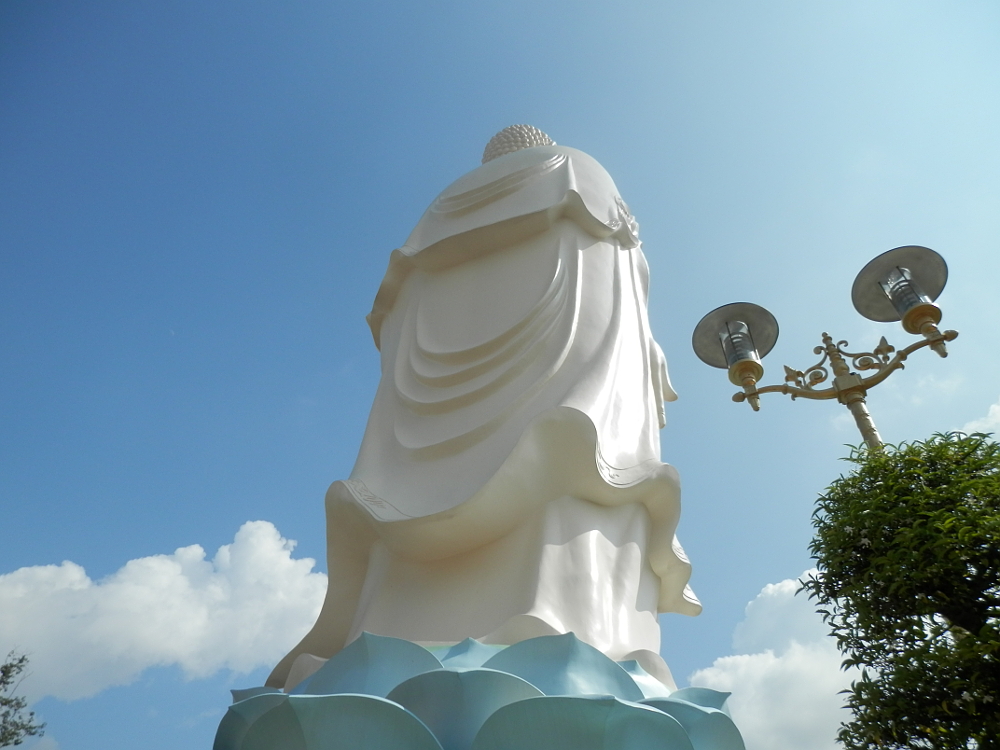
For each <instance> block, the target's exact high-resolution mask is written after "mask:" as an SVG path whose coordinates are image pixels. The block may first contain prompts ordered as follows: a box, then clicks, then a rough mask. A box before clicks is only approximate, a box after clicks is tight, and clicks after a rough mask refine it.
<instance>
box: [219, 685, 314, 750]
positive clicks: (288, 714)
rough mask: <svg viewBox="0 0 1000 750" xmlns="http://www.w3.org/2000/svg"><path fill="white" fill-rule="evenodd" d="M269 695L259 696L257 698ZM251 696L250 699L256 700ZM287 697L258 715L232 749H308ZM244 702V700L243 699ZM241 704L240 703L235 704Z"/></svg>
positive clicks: (297, 719)
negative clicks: (241, 739)
mask: <svg viewBox="0 0 1000 750" xmlns="http://www.w3.org/2000/svg"><path fill="white" fill-rule="evenodd" d="M263 697H269V696H259V697H258V698H263ZM258 698H251V699H250V700H257V699H258ZM289 700H290V699H289V698H288V696H285V700H283V701H281V702H280V703H278V704H277V705H276V706H274V707H273V708H271V709H270V710H268V711H265V712H264V713H263V714H261V715H260V716H258V717H257V718H256V719H255V720H254V721H253V723H251V724H250V726H249V728H248V729H247V731H246V734H245V735H244V736H243V741H242V742H240V743H239V744H238V745H236V747H235V749H234V750H276V749H277V748H281V750H310V749H309V746H308V745H307V744H306V738H305V735H304V734H303V732H302V727H300V726H299V718H298V716H296V715H295V711H294V709H292V707H291V705H289ZM244 702H246V701H244ZM237 705H242V704H239V703H238V704H237Z"/></svg>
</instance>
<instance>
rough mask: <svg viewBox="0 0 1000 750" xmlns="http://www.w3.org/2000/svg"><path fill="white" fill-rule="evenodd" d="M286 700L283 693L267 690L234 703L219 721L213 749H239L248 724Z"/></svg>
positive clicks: (248, 726)
mask: <svg viewBox="0 0 1000 750" xmlns="http://www.w3.org/2000/svg"><path fill="white" fill-rule="evenodd" d="M236 692H238V691H235V690H234V691H233V693H234V696H235V693H236ZM286 700H288V696H287V695H285V694H284V693H280V692H277V693H275V692H270V691H268V692H267V693H263V694H260V695H257V696H251V697H250V698H246V699H244V700H242V701H239V702H237V703H234V704H233V705H232V706H230V707H229V710H228V711H226V715H225V716H223V717H222V721H221V722H219V728H218V730H216V732H215V744H213V745H212V747H213V750H239V748H240V746H241V744H242V742H243V738H244V737H245V736H246V733H247V730H248V729H249V728H250V725H251V724H253V723H254V721H256V720H257V718H258V717H260V716H262V715H263V714H265V713H267V712H268V711H270V710H271V709H272V708H274V707H275V706H277V705H278V704H279V703H284V702H285V701H286Z"/></svg>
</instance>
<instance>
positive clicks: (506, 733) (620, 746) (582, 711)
mask: <svg viewBox="0 0 1000 750" xmlns="http://www.w3.org/2000/svg"><path fill="white" fill-rule="evenodd" d="M512 748H516V750H649V749H650V748H656V750H694V748H693V747H692V745H691V741H690V740H689V739H688V738H687V734H686V733H685V732H684V729H683V727H681V725H680V723H679V722H678V721H677V720H676V719H674V718H673V717H672V716H668V715H667V714H665V713H662V712H660V711H657V710H655V709H652V708H649V707H647V706H641V705H638V704H635V703H623V702H621V701H618V700H615V699H614V698H576V697H570V696H560V697H543V698H532V699H530V700H525V701H519V702H517V703H511V704H510V705H508V706H504V707H503V708H501V709H500V710H498V711H497V712H496V713H495V714H493V716H491V717H490V718H489V719H487V721H486V723H485V724H483V728H482V729H480V730H479V734H478V735H477V736H476V739H475V742H473V744H472V750H512Z"/></svg>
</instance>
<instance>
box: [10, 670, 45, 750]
mask: <svg viewBox="0 0 1000 750" xmlns="http://www.w3.org/2000/svg"><path fill="white" fill-rule="evenodd" d="M27 666H28V657H27V656H24V655H23V654H22V655H20V656H18V655H16V654H15V653H14V652H13V651H11V652H10V653H9V654H7V659H6V661H4V663H3V664H0V747H11V746H12V745H20V744H21V743H22V742H24V738H25V737H33V736H36V735H37V736H40V735H42V734H43V732H42V730H43V729H44V728H45V725H44V724H36V723H35V712H34V711H28V712H27V713H25V712H24V709H25V708H26V707H27V705H28V702H27V701H26V700H25V699H24V698H23V697H19V696H15V695H14V691H15V690H17V687H18V685H19V684H20V683H21V679H20V674H21V672H23V671H24V669H25V667H27Z"/></svg>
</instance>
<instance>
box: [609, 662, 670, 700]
mask: <svg viewBox="0 0 1000 750" xmlns="http://www.w3.org/2000/svg"><path fill="white" fill-rule="evenodd" d="M618 666H620V667H621V668H622V669H624V670H625V671H626V672H628V675H629V677H631V678H632V681H633V682H634V683H635V684H636V685H638V686H639V689H640V690H641V691H642V694H643V696H645V697H646V698H666V697H667V696H668V695H670V693H671V690H670V688H668V687H667V686H666V685H664V684H663V683H662V682H660V681H659V680H658V679H656V678H655V677H653V675H651V674H650V673H649V672H647V671H646V670H645V669H643V668H642V666H640V664H639V662H637V661H636V660H635V659H629V660H628V661H620V662H618Z"/></svg>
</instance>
